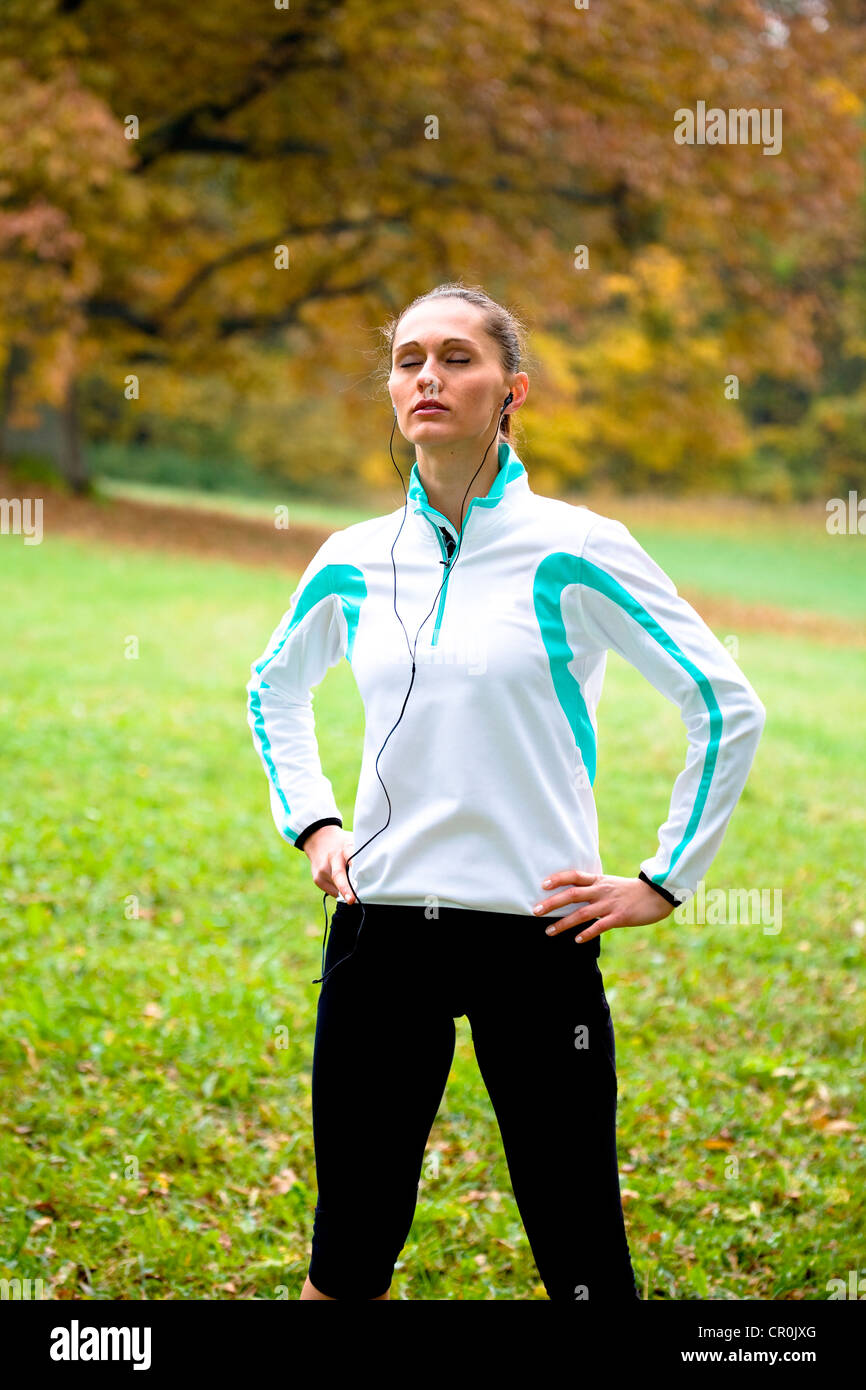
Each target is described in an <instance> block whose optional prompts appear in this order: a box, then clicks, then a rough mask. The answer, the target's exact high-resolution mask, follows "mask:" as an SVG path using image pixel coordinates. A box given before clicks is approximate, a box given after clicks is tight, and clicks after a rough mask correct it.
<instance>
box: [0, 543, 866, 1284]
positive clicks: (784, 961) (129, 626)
mask: <svg viewBox="0 0 866 1390" xmlns="http://www.w3.org/2000/svg"><path fill="white" fill-rule="evenodd" d="M332 524H336V523H332ZM850 539H851V540H852V541H854V540H855V538H850ZM645 543H648V541H647V542H645ZM668 544H669V547H670V549H669V552H665V554H664V556H663V555H662V554H661V553H660V550H659V549H656V550H654V551H653V553H654V554H656V556H657V558H658V559H659V561H660V562H661V563H663V564H666V563H667V561H668V559H671V560H676V561H677V563H676V564H673V563H672V564H671V572H672V573H673V575H674V577H675V579H676V581H677V582H678V583H680V582H684V581H685V579H686V577H687V574H688V575H689V576H691V575H693V574H694V575H696V574H697V573H698V571H701V572H703V573H704V574H706V575H708V576H709V575H716V576H717V577H718V579H719V582H721V581H724V584H725V585H726V586H728V585H729V586H731V587H730V592H739V593H740V594H742V595H743V596H745V597H756V596H761V597H763V598H766V599H768V600H769V598H770V593H769V592H767V591H768V590H772V589H773V576H774V574H775V573H776V571H777V569H778V564H779V557H780V556H781V555H783V554H785V553H789V552H790V546H787V550H786V538H785V535H784V534H782V533H780V534H779V535H777V536H772V537H767V536H766V535H764V537H763V543H762V544H760V545H756V546H755V548H754V549H750V548H748V545H749V543H748V542H746V541H744V540H743V538H742V537H741V536H737V537H731V538H727V537H725V536H720V537H713V536H712V535H709V536H704V537H703V539H702V542H701V544H700V546H698V545H696V544H695V543H694V538H692V539H691V540H690V538H689V537H679V538H678V537H676V536H669V537H668ZM744 546H745V547H746V548H745V549H744ZM734 553H736V554H737V556H738V557H739V559H738V562H737V563H736V564H734V565H731V564H730V556H731V555H732V554H734ZM844 553H845V541H844V539H842V540H840V541H838V542H836V543H835V545H834V549H833V551H832V552H831V551H830V550H829V547H827V548H826V549H825V546H824V544H823V543H819V542H817V541H816V544H815V545H814V547H810V546H808V545H807V546H804V547H803V548H801V549H799V551H798V553H797V555H796V557H795V558H794V557H791V558H790V563H789V565H788V569H787V571H786V573H787V582H786V583H785V584H784V585H783V584H782V583H781V582H778V583H777V584H776V588H775V590H774V591H773V592H774V597H773V601H774V602H782V601H783V597H784V595H785V594H787V595H788V598H789V601H790V602H791V604H792V606H794V607H801V606H803V598H804V596H807V595H811V596H812V597H813V599H814V601H815V602H818V601H819V599H820V602H821V603H822V604H825V605H826V608H827V611H832V612H836V613H841V612H843V611H847V612H849V613H852V614H853V613H854V612H855V610H856V611H860V609H861V608H862V585H861V592H860V595H859V597H858V598H857V599H856V600H854V599H852V594H851V575H852V573H853V568H854V561H856V564H857V565H859V566H860V569H859V570H858V573H859V574H862V564H863V561H862V559H860V558H859V556H860V553H862V550H861V552H858V553H857V554H855V553H854V550H853V548H852V549H851V550H850V551H849V552H848V557H847V559H842V560H838V557H839V556H840V555H844ZM837 560H838V563H837ZM849 560H851V561H852V564H851V566H849V563H848V561H849ZM0 575H2V582H3V593H4V604H3V616H2V623H3V628H4V630H3V646H4V650H5V652H6V671H7V678H6V681H5V682H4V685H3V691H2V695H0V701H2V723H3V728H4V730H5V749H4V753H5V756H4V759H3V764H2V766H3V777H4V785H3V787H2V796H0V845H2V859H3V873H2V880H0V933H2V948H3V971H4V979H3V984H2V992H0V998H2V1003H0V1009H2V1017H0V1055H2V1069H0V1086H2V1091H3V1095H2V1107H0V1111H2V1116H3V1123H2V1127H0V1148H2V1151H0V1172H2V1174H3V1185H2V1197H0V1201H2V1208H3V1221H2V1242H3V1248H2V1253H0V1275H2V1276H5V1277H15V1276H16V1275H17V1276H20V1277H28V1276H29V1277H31V1278H38V1277H41V1278H42V1279H43V1280H44V1281H45V1286H46V1291H48V1292H50V1293H51V1294H52V1296H54V1297H66V1298H73V1297H76V1298H82V1297H83V1298H96V1299H115V1298H121V1299H123V1298H160V1299H161V1298H180V1299H190V1298H221V1299H222V1298H233V1297H240V1298H276V1297H280V1296H286V1293H287V1295H288V1297H290V1298H296V1297H297V1294H298V1292H299V1290H300V1286H301V1283H302V1281H303V1278H304V1275H305V1272H306V1268H307V1260H308V1251H309V1239H310V1233H311V1228H312V1217H313V1207H314V1204H315V1169H314V1164H313V1143H312V1130H311V1111H310V1069H311V1059H312V1043H313V1031H314V1024H315V1008H316V1001H317V998H318V990H319V986H318V985H316V984H313V983H312V981H313V980H314V978H315V977H317V976H318V975H319V974H320V972H321V943H322V930H323V915H322V900H321V894H320V893H319V891H318V890H317V889H316V888H315V886H314V885H313V884H312V881H311V879H310V875H309V864H308V861H307V859H306V857H305V856H303V855H300V854H297V853H296V852H295V851H294V850H291V849H290V848H289V847H288V846H287V845H286V844H285V843H283V842H282V841H281V840H280V839H279V837H278V835H277V832H276V829H275V827H274V825H273V822H272V820H271V815H270V810H269V807H268V805H267V787H266V782H265V777H264V772H263V770H262V767H261V764H260V763H259V761H258V758H257V756H256V754H255V752H254V750H253V746H252V740H251V737H250V733H249V730H248V727H247V724H246V696H245V690H244V687H245V684H246V680H247V678H248V675H249V666H250V662H251V661H253V660H254V659H255V658H257V657H258V656H259V655H260V653H261V651H262V650H263V648H264V646H265V643H266V641H267V639H268V637H269V636H270V634H271V631H272V630H273V628H274V626H275V625H276V622H277V621H278V619H279V617H280V616H281V614H282V613H283V612H284V610H285V608H286V606H287V603H288V598H289V596H290V594H291V592H292V588H293V587H294V586H293V581H292V576H287V575H286V574H285V573H282V574H281V573H279V572H278V571H277V570H275V569H274V570H270V569H262V570H258V571H257V570H252V569H249V568H245V567H239V566H234V565H231V564H229V563H215V562H203V561H199V560H196V559H193V558H190V559H185V558H183V557H174V556H172V557H166V556H159V557H156V556H153V555H150V556H149V555H147V554H144V553H142V552H137V553H132V552H116V551H113V550H112V549H110V548H109V547H107V546H100V547H97V546H90V545H88V546H85V545H84V544H83V543H80V542H76V541H73V540H69V539H64V538H57V537H53V536H48V537H46V539H45V541H44V542H43V544H42V545H41V546H32V547H31V546H24V545H23V544H22V543H21V541H20V539H19V538H17V537H13V536H8V537H0ZM694 582H695V583H696V584H697V579H696V578H695V579H694ZM705 587H708V586H705ZM756 589H757V591H758V592H757V593H756ZM708 591H709V587H708ZM726 591H727V590H726ZM719 635H720V636H722V635H723V634H722V633H721V632H720V633H719ZM133 636H134V637H136V638H137V639H138V642H139V655H138V657H137V659H126V658H125V655H124V652H125V645H126V644H127V643H128V640H129V638H130V637H133ZM739 661H740V664H741V665H742V667H743V669H744V670H745V672H746V674H747V675H748V677H749V679H750V680H751V681H752V683H753V684H754V686H755V688H756V690H757V691H758V693H759V695H760V696H761V698H762V699H763V701H764V703H765V705H766V706H767V710H768V719H767V725H766V729H765V733H764V738H763V742H762V744H761V747H760V749H759V752H758V756H757V759H756V762H755V765H754V769H753V772H752V776H751V779H750V782H749V784H748V786H747V788H746V791H745V794H744V796H743V798H742V801H741V804H740V806H739V808H738V810H737V812H736V813H735V816H734V819H733V821H732V823H731V827H730V830H729V833H728V836H727V839H726V841H725V843H724V845H723V847H722V849H721V851H720V852H719V855H718V856H717V859H716V861H715V862H714V865H713V869H712V877H711V882H710V886H714V885H717V886H727V885H747V886H749V887H752V886H757V887H762V888H770V889H772V888H779V889H781V891H782V897H783V905H784V920H783V926H782V930H781V931H780V932H779V933H778V934H775V935H771V934H765V933H763V932H762V930H761V927H760V926H757V925H753V926H732V925H718V926H708V925H704V926H687V925H682V924H678V923H677V922H675V921H674V919H673V918H672V917H669V918H667V919H665V920H664V921H662V922H660V923H658V924H656V925H654V926H648V927H640V928H632V929H630V930H629V931H628V932H622V931H614V932H611V933H608V934H606V935H605V936H604V938H603V942H602V957H601V965H602V969H603V971H604V976H605V985H606V992H607V996H608V999H609V1000H610V1003H611V1008H612V1012H613V1017H614V1023H615V1027H616V1038H617V1061H618V1071H619V1087H620V1091H619V1094H620V1102H619V1106H620V1108H619V1152H620V1160H621V1169H622V1174H623V1187H624V1189H625V1190H626V1198H625V1201H626V1219H627V1223H628V1229H629V1237H630V1242H631V1247H632V1256H633V1260H634V1263H635V1268H636V1271H637V1273H638V1277H639V1280H640V1282H641V1285H642V1290H643V1292H644V1296H645V1297H647V1298H657V1299H700V1298H713V1299H739V1298H759V1299H786V1298H805V1299H825V1298H826V1297H827V1281H828V1280H829V1279H832V1278H842V1279H847V1277H848V1271H849V1270H851V1269H858V1268H859V1266H860V1264H862V1261H863V1248H864V1244H863V1237H864V1221H863V1216H864V1195H863V1194H864V1182H863V1161H862V1140H863V1128H862V1123H863V1094H864V1078H866V1057H864V1046H863V1009H862V990H861V988H860V979H861V977H862V971H863V957H864V950H866V936H864V934H863V932H864V930H866V928H864V919H866V884H864V867H863V844H864V834H866V810H864V806H863V801H864V798H863V741H862V728H863V724H864V714H866V709H864V704H866V701H864V693H863V692H864V688H866V653H864V652H863V651H849V650H846V649H843V648H839V647H830V646H819V645H817V644H815V643H808V644H806V643H802V642H800V641H798V640H795V639H789V638H785V637H784V636H779V635H775V634H773V633H766V634H758V633H754V634H752V633H748V634H742V635H741V636H740V644H739ZM599 713H600V747H599V775H598V779H597V783H596V793H597V802H598V810H599V821H600V825H601V829H602V854H603V856H604V863H605V868H606V870H607V871H608V872H610V873H619V874H629V875H631V874H634V873H636V872H637V867H638V864H639V861H640V860H641V859H642V858H644V857H646V856H647V855H648V854H649V853H651V852H652V850H653V849H654V848H655V843H656V830H657V827H658V826H659V825H660V824H661V822H662V821H663V820H664V818H665V815H666V812H667V803H668V797H669V795H670V789H671V786H672V783H673V780H674V777H675V776H676V774H677V772H678V771H679V770H680V768H681V766H682V764H683V760H684V755H685V748H686V741H685V732H684V730H683V727H682V725H681V723H680V720H679V717H678V714H677V712H676V710H675V709H674V708H673V707H672V706H671V705H670V704H669V703H668V702H667V701H665V700H664V699H662V697H661V696H660V695H658V694H657V692H656V691H655V690H654V689H653V688H652V687H651V686H650V685H648V684H647V682H646V681H644V680H643V679H642V677H641V676H640V675H639V674H638V673H637V672H635V671H634V670H633V669H632V668H630V667H628V666H627V665H626V664H625V663H623V662H622V661H621V660H620V659H619V658H618V657H616V656H614V655H611V657H610V658H609V663H608V675H607V682H606V688H605V694H604V697H603V699H602V703H601V707H600V712H599ZM316 714H317V725H318V729H319V740H320V749H321V753H322V759H323V763H324V766H325V768H326V771H327V772H328V774H329V776H330V777H331V780H332V782H333V784H334V790H335V793H336V795H337V800H338V803H339V804H340V806H341V807H342V808H343V810H344V815H345V820H346V824H347V826H348V825H350V824H351V810H352V805H353V800H354V791H355V784H356V779H357V775H358V770H359V765H360V753H361V737H362V708H361V703H360V698H359V696H358V694H357V690H356V688H355V685H354V681H353V678H352V675H351V671H350V670H349V667H348V666H347V664H346V663H343V664H342V665H341V666H340V667H338V668H336V669H335V670H333V671H332V672H330V673H329V674H328V676H327V677H326V679H325V681H324V682H323V683H322V685H321V686H320V687H319V690H318V693H317V697H316ZM636 736H637V738H638V739H639V740H640V741H641V746H642V748H643V750H644V752H643V754H642V756H641V757H640V758H638V759H635V757H634V743H635V737H636ZM332 906H333V900H332ZM286 1038H287V1040H288V1046H286V1047H283V1046H280V1045H279V1044H280V1042H281V1041H283V1040H284V1039H286ZM430 1145H431V1150H432V1147H433V1145H436V1146H437V1148H438V1150H439V1173H438V1176H436V1177H432V1176H430V1177H428V1176H425V1178H424V1179H423V1180H422V1183H421V1190H420V1200H419V1206H418V1211H417V1214H416V1219H415V1224H414V1226H413V1230H412V1233H411V1236H410V1240H409V1243H408V1244H407V1246H406V1249H405V1250H404V1253H403V1258H402V1261H401V1264H400V1267H399V1268H398V1270H397V1275H396V1278H395V1283H394V1289H393V1296H394V1297H408V1298H412V1299H441V1298H449V1299H450V1298H461V1299H492V1298H501V1299H525V1298H534V1297H537V1298H544V1293H543V1290H542V1288H541V1287H540V1285H539V1281H538V1278H537V1275H536V1273H535V1269H534V1265H533V1263H532V1260H531V1256H530V1254H529V1250H528V1246H527V1244H526V1240H525V1238H524V1236H523V1234H522V1227H521V1225H520V1221H519V1217H518V1214H517V1209H516V1206H515V1203H514V1200H513V1197H512V1195H511V1189H510V1185H509V1179H508V1172H507V1168H506V1165H505V1160H504V1156H503V1154H502V1150H501V1145H500V1140H499V1134H498V1130H497V1127H496V1122H495V1118H494V1116H493V1113H492V1109H491V1106H490V1103H489V1100H488V1098H487V1095H486V1092H485V1090H484V1087H483V1084H482V1082H481V1079H480V1077H479V1075H478V1072H477V1068H476V1065H475V1062H474V1056H473V1052H472V1046H471V1041H470V1036H469V1027H468V1023H467V1021H466V1019H465V1018H463V1019H461V1020H459V1021H458V1046H457V1054H456V1057H455V1063H454V1070H453V1073H452V1076H451V1079H450V1081H449V1085H448V1089H447V1092H446V1096H445V1100H444V1102H443V1106H442V1109H441V1111H440V1114H439V1117H438V1118H437V1121H436V1124H435V1126H434V1130H433V1133H432V1135H431V1140H430ZM551 1181H561V1182H579V1181H580V1172H579V1168H577V1169H575V1170H574V1171H568V1172H563V1173H551ZM479 1193H483V1194H487V1195H486V1196H479V1195H478V1194H479ZM470 1194H473V1195H471V1196H470Z"/></svg>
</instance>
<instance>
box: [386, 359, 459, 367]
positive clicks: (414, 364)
mask: <svg viewBox="0 0 866 1390" xmlns="http://www.w3.org/2000/svg"><path fill="white" fill-rule="evenodd" d="M448 361H449V362H453V363H454V364H455V365H456V366H458V367H465V366H466V364H467V363H468V362H469V361H471V358H469V357H449V358H448ZM400 366H401V367H420V366H421V363H420V362H401V363H400Z"/></svg>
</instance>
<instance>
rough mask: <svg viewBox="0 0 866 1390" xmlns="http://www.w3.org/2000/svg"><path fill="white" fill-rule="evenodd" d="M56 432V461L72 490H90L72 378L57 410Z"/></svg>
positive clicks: (80, 491) (85, 491)
mask: <svg viewBox="0 0 866 1390" xmlns="http://www.w3.org/2000/svg"><path fill="white" fill-rule="evenodd" d="M57 425H58V434H57V463H58V467H59V468H60V472H61V473H62V474H63V476H64V478H65V479H66V481H67V482H68V483H69V486H70V487H71V488H72V491H73V492H75V493H79V494H84V493H88V492H90V490H91V488H90V478H89V477H88V473H87V464H86V462H85V459H84V451H83V449H82V447H81V431H80V429H79V424H78V391H77V384H76V381H75V379H74V378H72V380H70V382H69V387H68V389H67V392H66V398H65V400H64V402H63V405H62V407H61V409H60V411H59V416H58V421H57Z"/></svg>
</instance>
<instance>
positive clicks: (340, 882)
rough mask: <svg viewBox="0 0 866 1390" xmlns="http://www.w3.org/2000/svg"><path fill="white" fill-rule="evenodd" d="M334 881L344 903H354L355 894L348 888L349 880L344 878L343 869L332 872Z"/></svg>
mask: <svg viewBox="0 0 866 1390" xmlns="http://www.w3.org/2000/svg"><path fill="white" fill-rule="evenodd" d="M334 881H335V883H336V884H337V887H338V888H339V890H340V892H341V893H342V895H343V897H344V898H345V899H346V902H349V903H353V902H354V901H355V894H354V893H353V892H352V890H351V888H350V887H349V880H348V878H347V877H346V870H345V868H342V869H336V870H335V871H334Z"/></svg>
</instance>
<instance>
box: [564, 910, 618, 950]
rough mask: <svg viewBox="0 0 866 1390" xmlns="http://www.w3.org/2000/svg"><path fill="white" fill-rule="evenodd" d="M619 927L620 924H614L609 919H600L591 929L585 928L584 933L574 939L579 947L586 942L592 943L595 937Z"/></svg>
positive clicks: (579, 933) (580, 932) (581, 932)
mask: <svg viewBox="0 0 866 1390" xmlns="http://www.w3.org/2000/svg"><path fill="white" fill-rule="evenodd" d="M619 925H620V923H618V922H612V921H611V919H610V918H609V917H599V919H598V921H597V922H593V924H592V926H591V927H584V928H583V930H582V931H579V932H578V934H577V936H576V937H575V938H574V939H575V941H576V942H577V943H578V944H579V945H583V943H584V942H586V941H592V939H593V937H594V936H601V934H602V932H605V931H610V930H611V929H612V928H613V927H616V926H619Z"/></svg>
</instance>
